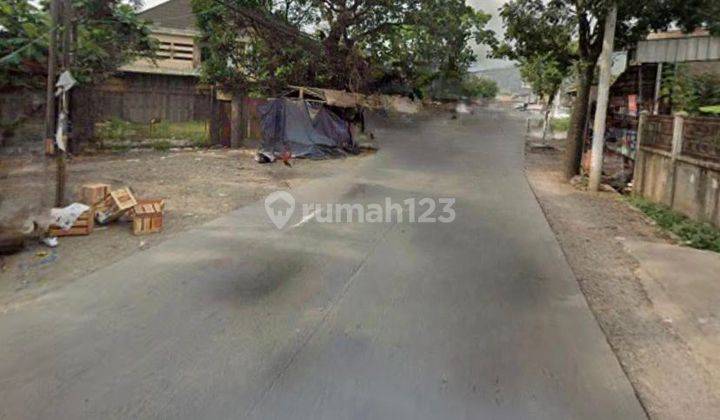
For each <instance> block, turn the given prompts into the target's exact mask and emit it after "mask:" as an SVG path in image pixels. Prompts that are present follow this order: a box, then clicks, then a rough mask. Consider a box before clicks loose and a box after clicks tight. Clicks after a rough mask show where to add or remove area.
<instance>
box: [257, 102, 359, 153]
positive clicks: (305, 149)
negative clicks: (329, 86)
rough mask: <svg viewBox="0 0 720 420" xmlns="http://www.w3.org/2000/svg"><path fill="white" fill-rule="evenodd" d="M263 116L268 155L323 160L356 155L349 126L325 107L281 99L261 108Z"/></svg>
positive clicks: (263, 129) (264, 147)
mask: <svg viewBox="0 0 720 420" xmlns="http://www.w3.org/2000/svg"><path fill="white" fill-rule="evenodd" d="M316 110H317V112H315V111H316ZM311 111H312V112H311ZM260 113H261V115H262V134H263V144H262V149H261V153H263V154H265V155H269V156H276V155H280V154H283V153H287V152H290V153H291V154H292V156H293V157H305V158H312V159H322V158H326V157H331V156H338V155H341V154H343V153H344V152H349V153H355V152H357V146H356V145H355V142H354V140H353V138H352V136H351V134H350V125H349V123H348V122H347V121H345V120H343V119H342V118H340V117H338V116H337V115H336V114H334V113H333V112H332V111H331V110H330V109H328V108H327V107H326V105H324V104H320V103H317V102H315V103H311V102H309V101H305V100H290V99H287V98H280V99H274V100H272V101H270V102H269V103H268V104H266V105H263V106H262V107H260Z"/></svg>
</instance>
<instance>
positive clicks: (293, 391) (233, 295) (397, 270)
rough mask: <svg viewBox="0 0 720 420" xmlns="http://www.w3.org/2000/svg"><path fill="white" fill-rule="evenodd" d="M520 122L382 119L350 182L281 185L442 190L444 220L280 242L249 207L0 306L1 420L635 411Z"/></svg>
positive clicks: (353, 195)
mask: <svg viewBox="0 0 720 420" xmlns="http://www.w3.org/2000/svg"><path fill="white" fill-rule="evenodd" d="M521 127H522V123H521V122H519V121H517V120H512V119H509V118H508V117H505V116H503V115H501V114H494V113H490V112H488V113H486V114H483V115H480V116H476V117H465V118H462V119H460V120H450V119H449V118H447V117H444V116H436V118H434V119H432V120H429V121H425V122H423V123H405V124H403V125H401V126H394V127H385V128H383V129H381V130H379V136H380V138H381V139H382V144H383V149H382V151H381V152H380V153H378V154H377V155H375V156H373V157H371V158H368V159H366V160H365V161H363V162H362V163H361V164H360V165H358V169H357V170H355V169H354V170H353V171H352V172H351V173H340V174H338V175H337V176H335V177H331V178H326V179H321V180H319V181H314V182H312V183H310V184H307V185H305V186H304V187H302V188H300V189H299V190H296V191H294V194H295V197H296V199H297V200H298V201H299V202H300V203H314V202H351V203H363V204H367V203H374V202H377V203H383V202H384V200H385V197H391V198H392V199H393V200H394V201H395V202H401V201H402V200H404V199H407V198H412V197H415V198H422V197H433V198H440V197H454V198H456V199H457V202H456V205H455V208H456V212H457V219H456V221H455V222H454V223H451V224H439V223H438V224H407V223H393V224H384V223H383V224H360V223H353V224H321V223H317V221H316V220H310V221H307V222H306V223H304V224H300V225H298V226H297V227H295V228H288V229H285V230H283V231H277V230H276V229H275V228H274V227H272V226H271V225H270V223H269V222H268V220H267V218H266V215H265V212H264V206H263V203H262V202H259V203H256V204H254V205H252V206H248V207H245V208H242V209H240V210H238V211H236V212H234V213H231V214H229V215H228V216H227V217H224V218H222V219H219V220H217V221H215V222H213V223H210V224H208V225H206V226H203V227H202V228H199V229H196V230H194V231H191V232H188V233H185V234H181V235H179V236H177V237H175V238H174V239H171V240H168V241H166V242H165V243H163V244H161V245H160V246H158V247H156V248H153V249H151V250H148V251H146V252H143V253H140V254H138V255H136V256H133V257H131V258H128V259H126V260H123V261H121V262H119V263H117V264H115V265H112V266H110V267H108V268H106V269H103V270H101V271H99V272H96V273H94V274H92V275H90V276H88V277H85V278H82V279H79V280H78V281H76V282H74V283H73V284H71V285H69V286H67V287H64V288H62V289H60V290H58V291H55V292H53V293H50V294H48V295H46V296H44V297H42V298H40V299H39V300H37V301H34V302H32V303H28V304H24V305H22V306H18V307H14V308H9V309H7V308H6V309H5V313H0V418H1V419H20V418H29V419H35V418H48V419H49V418H52V419H83V418H91V419H97V418H158V417H159V418H185V419H199V418H207V419H228V418H257V419H504V418H507V419H522V418H532V419H540V418H546V419H566V418H568V419H570V418H577V419H591V418H597V419H609V418H623V419H630V418H643V417H644V413H643V411H642V409H641V407H640V405H639V403H638V401H637V400H636V398H635V396H634V394H633V390H632V388H631V386H630V384H629V382H628V381H627V379H626V378H625V376H624V375H623V373H622V371H621V369H620V366H619V365H618V363H617V361H616V359H615V357H614V356H613V354H612V352H611V350H610V348H609V346H608V345H607V343H606V341H605V338H604V336H603V334H602V332H601V331H600V329H599V327H598V325H597V324H596V322H595V320H594V319H593V316H592V314H591V312H590V310H589V309H588V307H587V305H586V303H585V300H584V298H583V296H582V294H581V292H580V290H579V289H578V286H577V284H576V281H575V279H574V278H573V276H572V273H571V271H570V269H569V267H568V265H567V264H566V262H565V260H564V258H563V254H562V252H561V250H560V248H559V247H558V244H557V243H556V241H555V238H554V236H553V234H552V232H551V231H550V229H549V227H548V225H547V223H546V221H545V219H544V217H543V214H542V212H541V210H540V208H539V206H538V204H537V203H536V201H535V198H534V197H533V194H532V192H531V190H530V188H529V187H528V185H527V183H526V180H525V177H524V174H523V157H522V148H523V145H522V140H521V138H520V137H521V136H520V132H521ZM298 222H299V219H298V217H295V218H294V219H293V220H292V221H291V224H296V223H298Z"/></svg>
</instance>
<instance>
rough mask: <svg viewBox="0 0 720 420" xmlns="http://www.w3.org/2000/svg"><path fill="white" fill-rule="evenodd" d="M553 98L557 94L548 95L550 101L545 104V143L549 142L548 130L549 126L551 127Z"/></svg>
mask: <svg viewBox="0 0 720 420" xmlns="http://www.w3.org/2000/svg"><path fill="white" fill-rule="evenodd" d="M553 98H555V94H552V95H548V103H547V104H546V105H545V118H544V119H543V133H542V142H543V144H545V143H547V132H548V128H549V127H550V110H551V109H552V105H553Z"/></svg>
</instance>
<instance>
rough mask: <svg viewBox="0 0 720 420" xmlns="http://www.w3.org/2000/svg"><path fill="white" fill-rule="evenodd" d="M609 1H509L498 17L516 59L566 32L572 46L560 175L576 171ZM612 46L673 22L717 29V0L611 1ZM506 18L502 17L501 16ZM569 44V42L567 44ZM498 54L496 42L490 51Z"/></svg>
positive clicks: (620, 45) (542, 48) (541, 48)
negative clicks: (571, 96)
mask: <svg viewBox="0 0 720 420" xmlns="http://www.w3.org/2000/svg"><path fill="white" fill-rule="evenodd" d="M611 1H615V0H549V1H547V2H542V1H539V0H512V1H511V2H510V3H508V5H507V6H505V7H504V8H503V12H501V15H503V19H504V20H506V21H507V22H513V27H514V28H515V29H514V30H510V31H508V32H507V35H506V39H508V40H510V41H511V42H510V45H511V46H514V47H515V48H516V50H517V51H516V53H518V55H519V56H522V57H530V56H532V55H533V54H540V53H543V52H546V51H548V46H550V47H552V46H554V45H557V44H555V42H554V41H555V40H556V39H564V38H563V37H567V35H568V34H570V35H571V40H572V41H574V42H575V43H576V44H577V50H576V54H575V56H574V57H572V63H573V65H574V67H575V71H576V82H577V97H576V99H575V103H574V106H573V111H572V116H571V120H570V121H571V122H570V129H569V131H568V138H567V147H566V154H567V156H566V167H565V175H566V176H567V177H568V178H569V177H572V176H574V175H575V174H577V172H578V169H579V166H580V155H581V151H582V145H583V141H584V138H583V137H584V127H585V124H586V121H587V114H588V105H589V99H590V88H591V86H592V82H593V79H594V75H595V68H596V63H597V60H598V57H599V55H600V52H601V50H602V40H603V39H602V38H603V28H604V25H605V16H606V15H607V13H608V10H609V5H610V4H611ZM616 3H617V5H618V24H617V27H616V46H617V48H623V47H624V46H626V45H628V44H630V43H633V42H635V41H637V40H638V39H640V38H642V37H643V36H645V35H646V34H647V33H648V32H649V31H651V30H662V29H666V28H667V27H668V26H669V25H670V24H671V23H676V24H678V25H679V26H680V27H682V28H683V29H685V30H688V31H689V30H693V29H695V28H697V27H699V26H706V27H708V28H710V29H711V30H713V31H717V30H720V27H719V25H718V19H720V13H716V12H717V11H718V8H719V7H720V6H718V3H717V0H691V1H689V2H688V1H684V0H645V1H637V0H617V1H616ZM506 17H507V19H506ZM568 44H570V43H568ZM494 51H495V52H496V53H497V52H498V51H500V52H502V51H503V50H502V45H499V46H498V47H496V48H495V49H494ZM559 63H560V64H561V65H562V61H559Z"/></svg>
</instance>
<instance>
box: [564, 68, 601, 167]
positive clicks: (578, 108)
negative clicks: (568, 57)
mask: <svg viewBox="0 0 720 420" xmlns="http://www.w3.org/2000/svg"><path fill="white" fill-rule="evenodd" d="M580 66H581V68H580V69H579V70H578V91H577V97H576V98H575V103H574V104H573V110H572V116H571V117H570V129H569V130H568V134H567V140H566V148H565V178H567V179H570V178H572V177H574V176H575V175H577V174H579V173H580V161H581V159H582V149H583V141H584V136H585V121H586V120H587V113H588V106H589V102H590V89H591V87H592V81H593V76H594V75H595V63H594V62H593V63H587V62H585V63H581V64H580Z"/></svg>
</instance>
